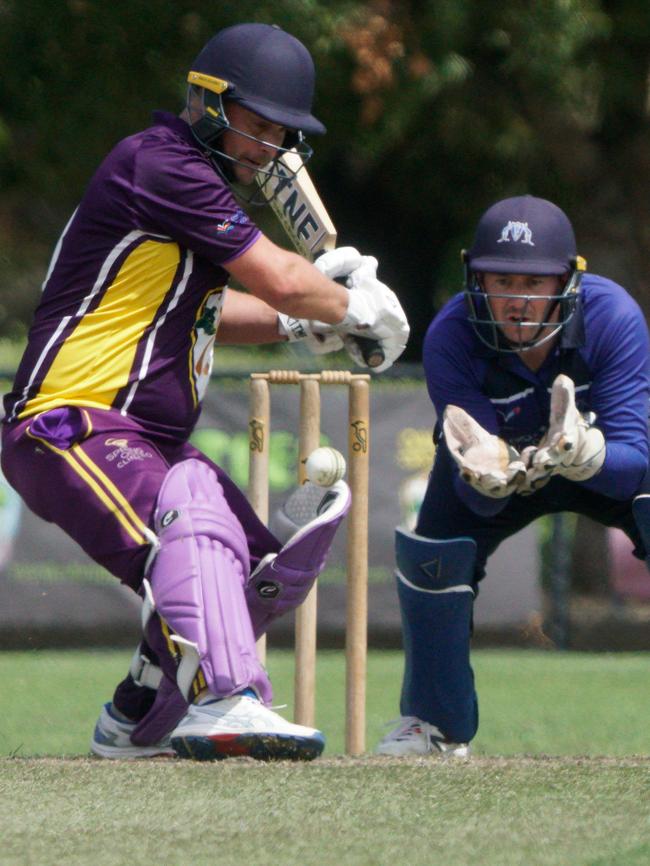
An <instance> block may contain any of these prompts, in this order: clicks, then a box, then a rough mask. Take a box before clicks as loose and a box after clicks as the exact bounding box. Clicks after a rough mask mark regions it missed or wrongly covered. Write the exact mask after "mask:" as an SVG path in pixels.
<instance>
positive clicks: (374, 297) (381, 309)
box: [336, 256, 410, 373]
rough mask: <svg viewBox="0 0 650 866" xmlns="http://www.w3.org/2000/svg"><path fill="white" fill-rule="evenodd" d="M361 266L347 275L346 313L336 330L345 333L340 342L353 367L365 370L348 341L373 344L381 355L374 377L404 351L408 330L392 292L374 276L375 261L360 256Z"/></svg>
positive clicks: (398, 303)
mask: <svg viewBox="0 0 650 866" xmlns="http://www.w3.org/2000/svg"><path fill="white" fill-rule="evenodd" d="M362 259H363V261H362V263H361V265H360V266H359V267H358V268H356V269H355V270H354V271H352V273H351V274H350V275H349V277H348V279H347V285H348V287H349V288H350V295H349V303H348V311H347V313H346V315H345V318H344V319H343V321H342V322H340V323H339V324H337V325H336V329H337V330H338V331H339V332H340V333H342V332H345V334H346V337H344V340H343V342H344V343H345V347H346V349H347V350H348V352H349V354H350V355H351V357H352V358H353V360H354V361H356V363H358V364H360V365H361V366H367V365H366V364H365V362H364V360H363V357H362V355H361V352H360V350H359V347H358V345H357V344H356V343H355V342H354V340H353V339H349V337H350V336H351V337H354V336H359V337H368V338H370V339H373V340H376V341H377V342H378V343H379V344H380V346H381V348H382V350H383V353H384V362H383V363H382V364H381V365H379V366H378V367H375V368H374V369H375V371H376V372H378V373H381V372H383V371H384V370H386V369H388V367H390V366H391V365H392V364H393V363H394V362H395V361H396V360H397V359H398V358H399V356H400V355H401V354H402V352H403V351H404V349H405V348H406V343H407V341H408V338H409V333H410V328H409V324H408V321H407V319H406V315H405V313H404V310H403V309H402V305H401V304H400V302H399V300H398V298H397V295H396V294H395V292H393V291H391V290H390V289H389V288H388V286H386V285H385V284H384V283H382V282H380V281H379V280H378V279H377V277H376V276H375V274H376V272H377V259H375V258H373V257H372V256H363V257H362Z"/></svg>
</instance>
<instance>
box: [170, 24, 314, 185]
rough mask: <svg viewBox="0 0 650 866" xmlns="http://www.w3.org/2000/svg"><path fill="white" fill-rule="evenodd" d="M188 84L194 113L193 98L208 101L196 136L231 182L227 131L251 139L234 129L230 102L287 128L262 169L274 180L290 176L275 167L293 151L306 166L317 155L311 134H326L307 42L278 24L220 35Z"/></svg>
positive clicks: (194, 66)
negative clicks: (317, 111)
mask: <svg viewBox="0 0 650 866" xmlns="http://www.w3.org/2000/svg"><path fill="white" fill-rule="evenodd" d="M187 80H188V83H189V85H190V87H189V91H188V111H189V110H190V102H191V100H192V96H193V95H194V96H196V94H200V95H201V98H202V100H203V104H202V107H203V111H202V115H201V117H199V119H198V120H194V122H193V123H192V124H191V128H192V132H193V133H194V136H195V138H196V139H197V141H198V142H199V144H201V145H202V146H203V147H204V148H205V149H206V150H207V151H208V152H209V153H210V155H211V156H212V157H214V159H213V162H214V164H215V166H216V167H217V169H218V170H219V171H220V173H225V176H226V179H228V180H229V181H231V180H232V172H231V171H230V170H229V169H230V166H229V163H231V162H233V159H232V157H229V156H228V155H226V154H224V153H223V151H222V150H221V149H220V147H219V138H220V136H221V134H222V133H223V131H224V130H226V129H231V130H233V131H234V132H239V134H241V135H246V133H244V132H242V131H240V130H237V129H235V128H234V127H232V126H231V125H230V122H229V120H228V103H229V102H236V103H238V104H239V105H241V106H243V107H244V108H247V109H248V110H249V111H253V112H254V113H255V114H258V115H259V116H260V117H263V118H264V119H265V120H268V121H270V122H271V123H276V124H278V125H279V126H284V127H286V128H287V135H286V137H285V141H284V142H283V146H282V147H281V148H278V153H277V155H276V158H275V159H274V160H273V161H272V162H271V163H269V165H268V166H267V167H266V168H265V169H262V170H261V171H262V174H263V175H266V176H268V177H277V178H280V177H283V176H286V173H287V172H286V170H283V171H282V172H281V173H280V174H276V172H275V164H276V162H277V160H278V159H279V158H280V157H281V156H282V153H284V152H286V151H287V150H289V149H292V148H294V149H296V150H297V151H298V153H300V155H301V157H302V162H303V164H304V163H305V162H306V161H307V160H308V159H309V158H310V157H311V155H312V149H311V147H310V146H309V145H308V144H307V143H306V141H305V134H316V135H320V134H322V133H324V132H325V131H326V130H325V127H324V126H323V124H322V123H321V122H320V121H319V120H318V119H317V118H316V117H314V115H313V114H312V102H313V99H314V85H315V70H314V62H313V60H312V57H311V55H310V53H309V51H308V50H307V48H305V46H304V45H303V44H302V42H300V41H299V40H298V39H296V38H295V36H292V35H291V34H289V33H286V32H285V31H284V30H281V29H280V28H279V27H277V26H276V25H271V24H235V25H234V26H232V27H226V28H225V29H224V30H221V31H219V33H217V34H216V35H215V36H213V37H212V39H210V41H209V42H208V43H207V44H206V45H205V46H204V47H203V49H202V50H201V51H200V52H199V54H198V56H197V57H196V59H195V60H194V62H193V64H192V68H191V70H190V72H189V74H188V76H187ZM195 106H196V100H194V101H193V102H192V108H193V113H192V116H194V115H195V114H196V110H195ZM248 137H249V138H250V137H251V136H248ZM265 200H268V196H267V197H266V199H265Z"/></svg>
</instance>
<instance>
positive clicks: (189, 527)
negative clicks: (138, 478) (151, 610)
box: [147, 459, 272, 703]
mask: <svg viewBox="0 0 650 866" xmlns="http://www.w3.org/2000/svg"><path fill="white" fill-rule="evenodd" d="M154 521H155V523H154V525H155V529H156V532H157V534H158V538H159V541H160V549H159V550H158V552H157V554H156V558H155V560H154V563H153V567H152V570H151V576H150V581H151V587H152V591H153V598H154V602H155V606H156V611H157V613H158V615H159V617H160V618H161V619H162V620H163V621H164V622H165V623H166V624H167V626H168V627H169V630H170V631H171V632H172V634H175V635H178V636H179V637H181V638H183V639H185V640H186V641H190V642H191V643H192V644H194V645H195V646H196V649H197V651H198V656H199V664H200V668H201V672H202V674H203V677H204V678H205V683H206V686H207V688H208V689H209V690H210V691H211V692H212V693H213V694H215V695H217V696H218V697H226V696H227V695H231V694H234V693H235V692H239V691H242V690H243V689H245V688H248V687H251V688H253V689H255V691H256V692H257V693H258V694H259V696H260V698H261V699H262V700H263V701H264V702H265V703H268V702H270V701H271V698H272V692H271V684H270V682H269V679H268V677H267V675H266V673H265V671H264V669H263V668H262V666H261V665H260V663H259V661H258V658H257V653H256V650H255V638H254V636H253V628H252V625H251V619H250V615H249V612H248V608H247V605H246V599H245V597H244V584H245V581H246V579H247V577H248V573H249V569H250V566H249V555H248V546H247V544H246V536H245V534H244V531H243V529H242V527H241V524H240V522H239V521H238V520H237V518H236V517H235V515H234V514H233V513H232V511H231V510H230V508H229V506H228V503H227V502H226V500H225V498H224V495H223V489H222V487H221V485H220V484H219V481H218V479H217V475H216V473H215V472H214V470H213V469H211V468H210V467H209V466H208V465H207V464H205V463H203V462H202V461H200V460H194V459H190V460H184V461H183V462H181V463H178V464H176V466H174V467H172V469H170V471H169V472H168V474H167V476H166V478H165V480H164V481H163V484H162V486H161V488H160V493H159V496H158V504H157V507H156V513H155V517H154ZM156 623H157V618H156V617H152V619H151V620H150V623H149V626H150V627H149V628H147V639H148V641H149V642H150V644H151V645H152V647H153V648H154V649H155V650H157V647H156V646H155V644H156V643H158V642H157V641H153V642H152V637H153V635H151V634H150V632H151V630H152V629H151V626H154V625H155V624H156ZM185 697H187V695H185Z"/></svg>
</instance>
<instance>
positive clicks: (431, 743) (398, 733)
mask: <svg viewBox="0 0 650 866" xmlns="http://www.w3.org/2000/svg"><path fill="white" fill-rule="evenodd" d="M376 754H378V755H392V756H393V757H396V758H402V757H408V756H409V755H439V756H441V757H444V758H460V759H467V758H469V756H470V748H469V744H468V743H452V742H451V741H450V740H447V739H445V737H444V736H443V734H442V733H441V731H440V730H439V729H438V728H436V726H435V725H431V724H430V723H429V722H423V721H422V720H421V719H418V718H416V717H415V716H402V718H401V719H400V720H399V724H398V725H397V727H396V728H394V729H393V730H392V731H391V732H390V733H389V734H387V735H386V736H385V737H384V739H383V740H382V741H381V742H380V743H379V745H378V746H377V749H376Z"/></svg>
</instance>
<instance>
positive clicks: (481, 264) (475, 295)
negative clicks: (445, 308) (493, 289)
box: [462, 195, 587, 352]
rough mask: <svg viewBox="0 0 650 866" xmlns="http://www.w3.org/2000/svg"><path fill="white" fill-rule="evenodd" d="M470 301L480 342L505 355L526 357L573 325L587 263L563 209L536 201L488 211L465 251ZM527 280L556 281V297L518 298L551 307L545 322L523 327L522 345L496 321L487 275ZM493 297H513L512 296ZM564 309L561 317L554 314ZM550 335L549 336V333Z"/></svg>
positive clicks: (522, 199) (521, 199) (510, 202)
mask: <svg viewBox="0 0 650 866" xmlns="http://www.w3.org/2000/svg"><path fill="white" fill-rule="evenodd" d="M462 257H463V263H464V266H465V286H464V291H465V297H466V299H467V304H468V307H469V320H470V322H471V323H472V326H473V327H474V330H475V331H476V334H477V335H478V337H479V339H480V340H481V341H482V342H483V343H485V344H486V345H488V346H490V348H492V349H497V350H498V351H500V352H522V351H526V350H527V349H532V348H533V347H534V346H539V345H541V344H542V343H546V342H547V341H548V340H550V339H552V338H553V337H554V336H555V335H556V334H557V333H559V331H561V330H562V328H564V327H565V326H566V325H567V323H568V322H569V321H570V319H571V317H572V316H573V313H574V311H575V307H576V303H577V300H578V297H579V291H580V280H581V278H582V274H583V272H584V271H585V269H586V266H587V263H586V262H585V260H584V259H583V258H582V257H581V256H579V255H578V254H577V252H576V240H575V235H574V232H573V226H572V225H571V222H570V221H569V218H568V217H567V215H566V214H565V213H564V211H563V210H561V208H559V207H558V206H557V205H555V204H553V202H550V201H547V200H546V199H542V198H535V197H534V196H531V195H523V196H516V197H514V198H507V199H503V200H502V201H498V202H496V204H493V205H492V206H491V207H489V208H488V209H487V210H486V211H485V213H484V214H483V216H482V217H481V218H480V220H479V222H478V225H477V227H476V234H475V236H474V243H473V244H472V246H471V247H470V249H469V250H463V253H462ZM486 272H488V273H495V274H525V275H528V274H530V275H535V276H557V277H561V278H564V279H561V280H560V288H559V291H558V292H557V293H556V294H554V295H542V296H540V295H535V296H532V295H517V296H516V297H520V298H523V299H527V300H529V301H530V300H534V299H537V300H539V299H545V300H547V301H548V306H547V308H546V313H545V316H544V320H543V321H541V322H533V321H531V322H522V323H520V328H521V336H522V338H521V340H520V341H518V342H516V343H515V342H512V341H510V340H508V339H506V337H505V336H504V335H503V333H502V332H501V330H500V326H501V325H504V324H506V323H505V322H500V321H498V320H497V319H495V318H494V316H493V314H492V309H491V306H490V302H489V298H488V297H487V295H486V294H485V291H484V287H483V283H482V275H483V274H484V273H486ZM491 297H513V295H512V294H508V295H499V294H498V293H491ZM558 307H559V311H560V312H559V316H557V317H556V316H555V310H556V309H557V308H558ZM549 329H550V330H549Z"/></svg>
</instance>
